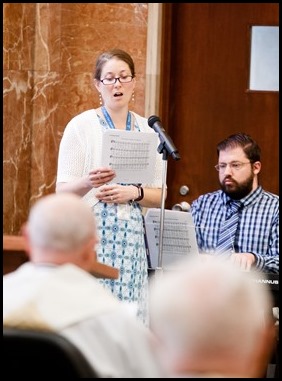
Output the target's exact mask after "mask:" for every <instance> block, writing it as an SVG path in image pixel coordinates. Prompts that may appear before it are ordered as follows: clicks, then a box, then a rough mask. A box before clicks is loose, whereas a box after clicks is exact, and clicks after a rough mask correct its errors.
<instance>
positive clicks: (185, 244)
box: [144, 208, 199, 268]
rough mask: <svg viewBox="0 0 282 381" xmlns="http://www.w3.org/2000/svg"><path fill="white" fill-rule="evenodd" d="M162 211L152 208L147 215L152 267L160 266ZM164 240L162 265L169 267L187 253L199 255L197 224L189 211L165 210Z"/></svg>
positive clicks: (147, 233) (147, 235) (146, 225)
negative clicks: (195, 224)
mask: <svg viewBox="0 0 282 381" xmlns="http://www.w3.org/2000/svg"><path fill="white" fill-rule="evenodd" d="M160 212H161V210H160V209H158V208H150V209H148V210H147V213H146V215H145V218H144V220H145V229H146V238H147V243H148V250H149V255H150V261H151V267H152V268H156V267H158V265H159V264H158V259H159V245H160V242H159V241H160ZM162 238H163V242H162V251H161V253H162V267H164V268H168V267H171V266H173V264H174V263H175V262H176V261H177V260H179V259H182V258H183V256H185V255H189V254H191V255H197V254H198V253H199V252H198V246H197V241H196V232H195V226H194V224H193V220H192V215H191V213H189V212H182V211H176V210H168V209H165V211H164V224H163V237H162Z"/></svg>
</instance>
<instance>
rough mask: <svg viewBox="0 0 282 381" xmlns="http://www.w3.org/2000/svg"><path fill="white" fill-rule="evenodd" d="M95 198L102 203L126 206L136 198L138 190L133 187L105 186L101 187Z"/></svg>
mask: <svg viewBox="0 0 282 381" xmlns="http://www.w3.org/2000/svg"><path fill="white" fill-rule="evenodd" d="M95 196H96V197H97V199H98V200H99V201H102V202H107V203H117V204H126V203H127V202H129V201H131V200H133V199H135V198H137V197H138V190H137V188H136V187H135V186H133V185H120V184H107V185H103V186H101V187H100V188H99V190H98V191H97V192H96V194H95Z"/></svg>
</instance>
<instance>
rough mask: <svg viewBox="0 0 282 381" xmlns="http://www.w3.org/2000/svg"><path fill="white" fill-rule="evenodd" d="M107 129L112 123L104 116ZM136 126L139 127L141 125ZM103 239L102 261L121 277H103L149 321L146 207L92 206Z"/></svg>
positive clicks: (104, 124) (105, 282) (115, 291)
mask: <svg viewBox="0 0 282 381" xmlns="http://www.w3.org/2000/svg"><path fill="white" fill-rule="evenodd" d="M100 123H101V125H102V126H103V127H104V128H105V129H107V128H109V126H108V124H107V123H106V121H105V120H104V119H100ZM134 128H135V129H136V130H139V128H138V126H137V125H135V126H134ZM92 210H93V213H94V214H95V217H96V221H97V226H98V231H99V238H100V242H99V245H98V246H97V248H96V251H97V259H98V260H99V262H101V263H104V264H106V265H109V266H113V267H115V268H117V269H119V278H118V279H103V278H100V282H101V283H102V284H103V285H104V286H106V287H108V288H109V289H110V290H111V292H112V293H113V294H114V295H115V296H117V297H118V299H120V300H122V301H124V302H128V303H131V305H132V307H135V308H136V309H137V317H138V318H139V319H140V320H141V321H143V322H144V323H145V324H146V325H148V305H147V304H148V262H147V252H146V247H145V239H144V226H143V217H142V208H141V206H140V205H139V204H138V203H137V202H132V203H127V204H126V205H124V204H107V203H104V202H101V201H99V202H98V203H97V204H96V205H94V206H93V207H92Z"/></svg>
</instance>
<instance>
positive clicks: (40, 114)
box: [3, 3, 148, 234]
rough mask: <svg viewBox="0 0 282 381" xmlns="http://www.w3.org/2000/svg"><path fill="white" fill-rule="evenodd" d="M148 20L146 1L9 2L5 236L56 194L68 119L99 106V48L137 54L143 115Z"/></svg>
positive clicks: (138, 97)
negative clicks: (96, 84) (40, 200)
mask: <svg viewBox="0 0 282 381" xmlns="http://www.w3.org/2000/svg"><path fill="white" fill-rule="evenodd" d="M147 26H148V4H147V3H129V4H127V3H106V4H101V3H99V4H95V3H94V4H92V3H84V4H60V3H47V4H44V3H35V4H31V3H15V4H12V3H4V4H3V28H4V34H3V51H4V65H3V69H4V70H3V92H4V103H3V109H4V151H3V168H4V185H3V192H4V197H3V204H4V205H3V209H4V221H3V222H4V229H3V230H4V233H5V234H18V233H19V232H20V228H21V225H22V224H23V223H24V222H25V220H26V218H27V215H28V210H29V207H30V205H32V204H33V203H34V201H35V200H37V199H38V198H40V197H42V196H43V195H45V194H48V193H52V192H54V190H55V181H56V166H57V154H58V147H59V143H60V139H61V136H62V133H63V130H64V128H65V126H66V123H67V122H68V121H69V120H70V119H71V118H72V117H73V116H74V115H76V114H78V113H80V112H82V111H84V110H86V109H89V108H95V107H98V106H99V100H98V95H97V93H96V91H95V89H93V87H92V68H93V65H94V63H95V59H96V57H97V54H98V53H100V52H101V51H103V50H105V49H109V48H113V47H119V48H122V49H125V50H127V51H128V52H129V53H130V54H131V55H132V57H133V59H134V61H135V65H136V74H137V87H136V91H135V103H134V105H131V108H132V110H134V111H136V112H138V113H140V114H145V82H146V60H147V57H146V51H147Z"/></svg>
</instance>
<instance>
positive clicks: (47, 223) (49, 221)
mask: <svg viewBox="0 0 282 381" xmlns="http://www.w3.org/2000/svg"><path fill="white" fill-rule="evenodd" d="M27 231H28V235H29V240H30V244H31V245H32V246H33V247H36V248H40V249H46V250H56V251H63V252H67V251H70V250H76V249H79V248H80V247H81V246H82V245H83V244H85V243H86V242H87V240H89V239H91V238H92V237H96V225H95V220H94V217H93V215H92V212H91V209H90V207H89V206H88V205H87V204H86V203H85V202H84V201H83V200H82V199H81V198H80V197H78V196H76V195H74V194H69V193H58V194H50V195H48V196H45V197H43V198H41V199H40V200H39V201H37V202H36V203H35V204H34V205H33V206H32V208H31V210H30V213H29V217H28V222H27Z"/></svg>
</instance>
